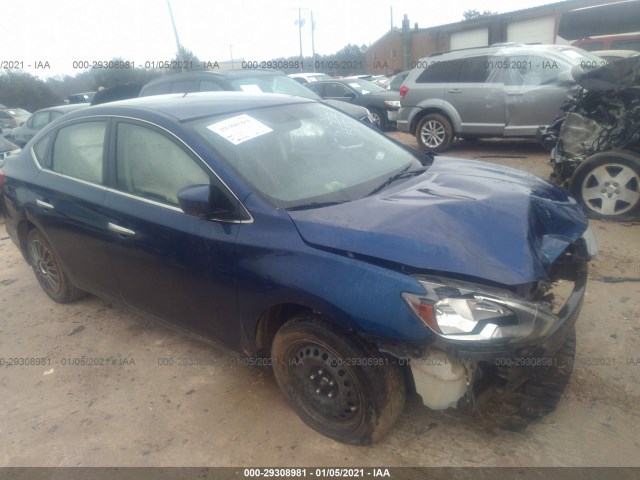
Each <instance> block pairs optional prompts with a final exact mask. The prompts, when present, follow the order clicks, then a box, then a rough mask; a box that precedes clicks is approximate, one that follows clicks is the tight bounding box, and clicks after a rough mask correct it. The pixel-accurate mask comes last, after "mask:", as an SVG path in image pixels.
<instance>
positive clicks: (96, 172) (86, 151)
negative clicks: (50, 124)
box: [51, 121, 107, 184]
mask: <svg viewBox="0 0 640 480" xmlns="http://www.w3.org/2000/svg"><path fill="white" fill-rule="evenodd" d="M106 131H107V123H106V122H105V121H92V122H85V123H76V124H73V125H69V126H67V127H63V128H61V129H60V130H58V134H57V135H56V138H55V140H54V142H53V150H52V155H51V170H53V171H54V172H58V173H61V174H63V175H67V176H69V177H72V178H77V179H79V180H85V181H87V182H91V183H98V184H101V183H102V182H103V169H102V165H103V156H104V142H105V133H106Z"/></svg>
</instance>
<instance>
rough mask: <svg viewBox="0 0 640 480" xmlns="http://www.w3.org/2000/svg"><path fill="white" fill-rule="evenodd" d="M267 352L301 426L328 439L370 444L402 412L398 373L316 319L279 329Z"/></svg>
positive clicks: (401, 378) (401, 381)
mask: <svg viewBox="0 0 640 480" xmlns="http://www.w3.org/2000/svg"><path fill="white" fill-rule="evenodd" d="M271 353H272V355H271V356H272V360H273V371H274V374H275V377H276V380H277V381H278V385H280V388H281V389H282V391H283V392H284V395H285V397H286V398H287V400H288V401H289V403H291V405H292V406H293V408H294V409H295V410H296V412H297V413H298V415H299V416H300V418H301V419H302V420H303V421H304V422H305V423H306V424H307V425H309V426H310V427H311V428H313V429H315V430H317V431H318V432H320V433H322V434H323V435H326V436H327V437H330V438H332V439H334V440H338V441H340V442H344V443H352V444H360V445H366V444H370V443H373V442H376V441H378V440H380V439H381V438H382V437H384V435H385V434H386V433H387V432H388V430H389V429H390V428H391V426H392V425H393V424H394V422H395V421H396V419H397V418H398V416H399V415H400V413H401V412H402V410H403V408H404V403H405V395H406V391H405V383H404V376H403V373H402V370H401V369H400V368H399V367H398V366H397V365H395V364H392V363H391V362H390V361H389V362H387V358H386V357H384V356H383V355H382V354H379V353H376V352H375V351H374V350H373V349H369V348H367V347H365V346H363V345H360V344H359V343H358V342H356V341H355V340H353V339H352V338H349V337H348V336H347V335H341V334H339V333H337V332H336V329H335V328H331V327H330V326H329V325H328V324H327V323H326V322H325V321H323V320H322V317H320V316H319V315H314V314H305V315H301V316H298V317H296V318H294V319H292V320H290V321H289V322H288V323H286V324H285V325H284V326H282V328H280V330H278V332H277V334H276V336H275V338H274V341H273V345H272V347H271Z"/></svg>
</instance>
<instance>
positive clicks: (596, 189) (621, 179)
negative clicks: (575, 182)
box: [580, 163, 640, 215]
mask: <svg viewBox="0 0 640 480" xmlns="http://www.w3.org/2000/svg"><path fill="white" fill-rule="evenodd" d="M580 194H581V196H582V199H583V201H584V204H585V205H586V206H587V207H588V208H589V209H591V210H593V211H594V212H596V213H599V214H601V215H622V214H624V213H627V212H628V211H629V210H632V209H633V208H634V207H635V206H636V205H638V203H639V202H640V176H638V174H637V173H636V172H635V171H634V170H633V169H632V168H631V167H628V166H627V165H623V164H620V163H608V164H606V165H601V166H599V167H596V168H594V169H593V170H591V171H590V172H589V173H588V174H587V175H586V176H585V178H584V180H583V181H582V186H581V189H580Z"/></svg>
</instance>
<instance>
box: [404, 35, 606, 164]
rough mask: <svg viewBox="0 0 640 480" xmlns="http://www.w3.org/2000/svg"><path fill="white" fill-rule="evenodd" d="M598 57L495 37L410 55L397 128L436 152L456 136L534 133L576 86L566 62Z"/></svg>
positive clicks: (584, 63)
mask: <svg viewBox="0 0 640 480" xmlns="http://www.w3.org/2000/svg"><path fill="white" fill-rule="evenodd" d="M603 62H604V61H603V60H602V59H601V58H600V57H596V56H595V55H592V54H590V53H588V52H586V51H584V50H581V49H579V48H575V47H571V46H566V45H522V44H496V45H492V46H490V47H480V48H470V49H464V50H454V51H451V52H446V53H436V54H433V55H431V56H429V57H426V58H423V59H422V60H419V61H418V62H415V68H414V69H413V70H412V71H411V73H410V74H409V76H408V77H407V79H406V80H405V82H404V85H403V86H402V88H401V89H400V96H401V108H400V111H399V112H398V120H397V122H398V130H400V131H402V132H408V133H411V134H413V135H415V136H416V139H417V140H418V144H419V145H420V147H421V148H423V149H425V150H430V151H436V152H441V151H443V150H445V149H446V148H448V147H449V146H450V145H451V142H452V141H453V140H454V138H456V137H459V138H465V139H470V138H480V137H534V136H535V134H536V130H537V129H538V127H539V126H541V125H548V124H550V123H551V122H552V121H553V120H554V119H555V118H556V117H557V116H558V115H559V114H560V107H561V106H562V104H563V103H564V102H565V101H566V100H567V99H568V98H570V97H572V96H573V94H574V92H575V90H576V89H577V85H576V83H575V82H574V80H573V77H572V76H571V69H572V68H573V67H574V66H575V65H580V66H581V67H582V68H594V67H597V66H600V65H601V64H602V63H603Z"/></svg>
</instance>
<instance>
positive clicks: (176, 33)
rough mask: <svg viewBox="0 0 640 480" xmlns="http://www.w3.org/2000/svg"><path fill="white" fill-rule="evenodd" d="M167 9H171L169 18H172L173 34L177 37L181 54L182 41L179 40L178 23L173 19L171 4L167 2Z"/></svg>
mask: <svg viewBox="0 0 640 480" xmlns="http://www.w3.org/2000/svg"><path fill="white" fill-rule="evenodd" d="M167 7H169V17H171V26H173V34H174V35H175V37H176V47H177V49H178V52H180V39H179V38H178V29H177V28H176V21H175V20H174V19H173V11H172V10H171V2H170V0H167Z"/></svg>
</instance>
